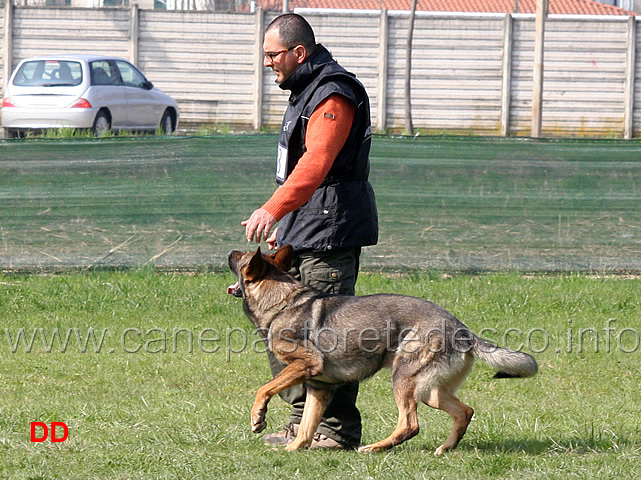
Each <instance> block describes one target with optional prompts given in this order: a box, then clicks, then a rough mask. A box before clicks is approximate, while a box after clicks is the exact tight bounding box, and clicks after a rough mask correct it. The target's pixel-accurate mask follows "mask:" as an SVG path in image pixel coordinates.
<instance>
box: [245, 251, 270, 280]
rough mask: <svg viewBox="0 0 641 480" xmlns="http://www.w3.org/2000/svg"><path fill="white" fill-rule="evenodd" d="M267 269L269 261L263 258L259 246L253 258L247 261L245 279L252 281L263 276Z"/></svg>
mask: <svg viewBox="0 0 641 480" xmlns="http://www.w3.org/2000/svg"><path fill="white" fill-rule="evenodd" d="M266 269H267V263H266V262H265V260H264V259H263V254H262V253H261V252H260V247H258V249H257V250H256V253H254V254H253V255H252V258H251V259H250V260H249V262H247V266H246V267H245V280H249V281H252V280H256V279H258V278H260V277H262V276H263V275H264V274H265V270H266Z"/></svg>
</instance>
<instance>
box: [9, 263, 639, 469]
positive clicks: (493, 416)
mask: <svg viewBox="0 0 641 480" xmlns="http://www.w3.org/2000/svg"><path fill="white" fill-rule="evenodd" d="M231 281H232V276H231V275H230V274H228V273H217V274H198V275H178V274H158V273H154V272H153V271H151V269H142V270H136V271H131V272H128V273H123V272H111V273H109V272H94V273H89V274H65V275H57V276H36V275H31V276H21V275H11V276H4V277H0V318H2V326H1V327H0V478H7V479H107V478H108V479H187V478H203V479H204V478H221V479H226V478H229V479H235V480H236V479H240V480H242V479H252V480H253V479H257V478H258V479H281V478H300V479H321V478H323V479H324V478H339V477H341V478H362V479H367V478H371V479H395V480H397V479H440V478H457V479H522V478H528V479H557V478H558V479H586V478H599V479H615V478H616V479H621V478H636V477H637V476H638V465H639V462H640V460H641V458H640V457H641V440H640V439H641V418H640V416H639V412H638V398H639V376H640V373H641V372H640V366H639V365H640V361H639V360H640V353H639V333H638V332H639V330H640V328H641V323H640V321H639V319H640V318H641V280H639V279H638V278H623V277H596V276H584V275H568V274H559V275H535V276H524V275H519V274H515V273H492V274H481V275H443V274H439V273H430V272H421V273H419V272H415V273H407V274H401V275H398V274H396V275H382V274H375V273H369V274H364V275H362V277H361V279H360V280H359V285H358V290H359V294H368V293H374V292H396V293H406V294H411V295H417V296H422V297H425V298H428V299H431V300H433V301H436V302H437V303H440V304H442V305H443V306H445V307H446V308H448V309H449V310H450V311H452V312H453V313H455V314H456V315H457V316H459V318H461V319H462V320H463V321H464V322H465V323H466V324H467V325H469V326H470V327H471V328H472V329H473V330H474V331H476V332H481V331H482V332H483V333H484V336H485V337H486V338H488V339H492V340H494V341H495V342H498V343H499V344H501V345H503V346H511V347H512V348H517V347H519V346H521V345H523V347H524V349H525V351H529V352H531V353H533V354H534V355H535V357H536V358H537V360H538V362H539V365H540V373H539V375H537V376H536V377H534V378H531V379H523V380H494V379H492V375H493V371H492V370H491V369H490V368H489V367H487V366H485V365H483V364H480V363H477V364H476V365H475V368H474V370H473V372H472V374H471V375H470V378H469V379H468V381H467V382H466V384H465V385H464V387H463V388H462V389H461V391H460V392H459V395H460V397H461V399H462V400H464V401H465V402H466V403H468V404H470V405H471V406H472V407H473V408H474V409H475V410H476V415H475V418H474V420H473V422H472V424H471V425H470V428H469V430H468V433H467V435H466V436H465V438H464V439H463V441H462V443H461V445H460V447H459V448H458V449H457V450H456V451H453V452H451V453H448V454H446V455H445V456H443V457H440V458H435V457H433V456H432V452H433V450H434V449H435V448H436V447H437V446H438V445H439V444H440V442H442V441H443V439H444V438H445V436H446V434H447V432H448V430H449V428H450V421H449V419H448V418H447V417H446V415H445V414H443V413H442V412H436V411H433V410H431V409H429V408H428V407H425V406H422V407H421V408H420V409H419V416H420V421H421V428H422V429H421V433H420V434H419V435H418V436H417V437H415V438H414V439H412V440H410V441H409V442H407V443H405V444H403V445H402V446H400V447H397V448H395V449H392V450H391V451H389V452H386V453H381V454H372V455H362V454H358V453H355V452H326V451H306V452H299V453H293V454H288V453H285V452H284V451H282V450H278V451H271V450H269V449H268V448H267V447H265V446H263V445H262V442H261V440H260V436H259V435H253V434H252V433H251V432H250V429H249V410H250V408H251V405H252V403H253V395H254V392H255V390H256V388H257V387H258V386H259V385H261V384H262V383H264V382H265V381H267V380H268V379H269V376H270V375H269V371H268V367H267V360H266V358H265V355H264V353H262V352H261V351H260V350H261V348H262V347H261V345H260V344H258V343H255V342H256V340H257V337H255V336H254V335H253V334H252V328H251V327H250V325H249V323H248V321H247V320H246V319H245V317H244V316H243V314H242V310H241V305H240V301H239V300H238V299H235V298H233V297H231V296H229V295H227V294H226V293H225V291H226V286H227V285H228V284H229V283H230V282H231ZM56 332H57V334H58V337H57V338H58V340H52V339H53V338H54V335H55V334H56ZM21 335H22V336H21ZM67 340H68V341H67ZM358 405H359V407H360V409H361V411H362V414H363V418H364V438H363V441H364V442H372V441H374V440H378V439H380V438H382V437H384V436H387V435H388V434H389V432H390V431H391V430H392V429H393V427H394V425H395V423H396V409H395V406H394V403H393V397H392V394H391V388H390V385H389V373H387V372H381V373H380V374H379V375H378V376H376V377H375V378H373V379H371V380H370V381H367V382H366V383H364V384H363V385H362V387H361V394H360V396H359V403H358ZM287 414H288V409H287V407H286V405H285V404H284V403H283V402H282V401H281V400H280V399H274V400H273V402H272V403H271V409H270V411H269V413H268V421H269V427H268V428H269V429H270V430H272V429H276V428H278V427H279V426H281V425H283V424H284V423H286V421H287ZM35 421H40V422H45V423H47V424H49V423H51V422H55V421H58V422H65V423H66V424H67V425H68V428H69V438H68V440H66V441H65V442H60V443H52V442H50V441H45V442H42V443H31V442H30V430H29V429H30V423H31V422H35Z"/></svg>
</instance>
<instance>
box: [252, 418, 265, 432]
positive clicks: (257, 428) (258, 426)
mask: <svg viewBox="0 0 641 480" xmlns="http://www.w3.org/2000/svg"><path fill="white" fill-rule="evenodd" d="M266 427H267V422H266V421H264V420H263V421H262V422H258V423H254V422H252V432H253V433H260V432H262V431H263V430H265V428H266Z"/></svg>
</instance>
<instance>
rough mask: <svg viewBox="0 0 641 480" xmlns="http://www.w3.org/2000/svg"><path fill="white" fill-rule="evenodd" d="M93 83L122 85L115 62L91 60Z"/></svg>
mask: <svg viewBox="0 0 641 480" xmlns="http://www.w3.org/2000/svg"><path fill="white" fill-rule="evenodd" d="M89 65H90V67H91V84H92V85H121V84H122V80H121V79H120V74H119V73H118V69H117V68H116V66H115V64H114V63H113V62H111V61H109V60H100V61H95V62H91V63H90V64H89Z"/></svg>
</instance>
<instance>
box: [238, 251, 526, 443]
mask: <svg viewBox="0 0 641 480" xmlns="http://www.w3.org/2000/svg"><path fill="white" fill-rule="evenodd" d="M292 255H293V250H292V247H291V246H289V245H287V246H284V247H283V248H281V249H279V250H278V251H277V252H276V253H273V254H265V255H263V254H262V253H261V251H260V248H258V250H257V251H256V252H247V253H244V252H240V251H237V250H234V251H231V252H229V255H228V263H229V267H230V269H231V270H232V271H233V272H234V274H235V275H236V276H237V278H238V282H237V283H236V284H235V285H231V286H230V287H229V288H228V293H230V294H232V295H234V296H236V297H240V298H242V299H243V309H244V311H245V314H246V315H247V317H249V319H250V320H251V322H252V323H253V324H254V326H255V327H256V329H257V330H258V331H259V332H261V334H262V335H263V336H264V337H265V339H266V341H267V348H268V349H269V350H270V351H271V352H272V353H273V354H274V356H275V357H276V358H277V359H278V360H280V361H281V362H282V363H283V364H285V365H286V366H285V368H284V369H283V370H282V371H281V372H280V373H279V374H278V375H276V376H275V377H274V378H273V379H272V380H271V381H269V382H267V383H266V384H265V385H263V386H262V387H260V388H259V389H258V392H257V394H256V401H255V403H254V406H253V408H252V410H251V429H252V431H253V432H255V433H258V432H261V431H262V430H263V429H264V428H265V427H266V425H267V423H266V421H265V417H266V413H267V404H268V402H269V400H270V399H271V398H272V397H273V396H274V395H277V394H278V393H280V392H282V391H283V390H285V389H287V388H289V387H292V386H294V385H297V384H301V383H305V386H306V389H307V396H306V401H305V408H304V411H303V417H302V420H301V423H300V426H299V429H298V434H297V436H296V438H295V439H294V440H293V441H292V442H291V443H290V444H289V445H287V446H286V450H287V451H295V450H299V449H302V448H307V447H309V446H310V444H311V442H312V439H313V435H314V433H315V431H316V428H317V427H318V424H319V423H320V421H321V417H322V415H323V413H324V411H325V405H326V403H327V401H328V400H329V398H330V397H331V395H332V391H333V390H334V389H335V388H336V386H338V385H340V384H343V383H347V382H354V381H357V382H360V381H362V380H365V379H366V378H368V377H371V376H372V375H374V374H375V373H376V372H378V371H379V370H380V369H382V368H383V367H390V368H391V369H392V387H393V390H394V399H395V401H396V404H397V406H398V424H397V426H396V428H395V430H394V431H393V432H392V434H391V435H390V436H389V437H387V438H385V439H383V440H381V441H379V442H376V443H373V444H371V445H365V446H361V447H360V448H359V451H360V452H380V451H383V450H387V449H389V448H391V447H394V446H396V445H399V444H401V443H403V442H404V441H406V440H408V439H410V438H412V437H414V436H415V435H416V434H418V431H419V424H418V417H417V406H418V403H419V402H423V403H425V404H427V405H429V406H430V407H432V408H435V409H440V410H443V411H444V412H446V413H448V414H449V415H450V416H451V418H452V420H453V426H452V430H451V432H450V434H449V436H448V437H447V439H446V440H445V442H444V443H443V444H442V445H441V446H439V447H438V448H437V449H436V451H435V452H434V454H435V455H442V454H443V453H444V452H446V451H447V450H450V449H453V448H456V446H457V445H458V444H459V442H460V440H461V438H462V437H463V435H464V434H465V432H466V430H467V427H468V425H469V423H470V421H471V419H472V416H473V415H474V410H472V408H471V407H469V406H468V405H466V404H464V403H463V402H461V401H460V400H459V399H458V398H457V397H456V396H455V393H456V390H457V389H458V388H459V386H460V385H461V384H462V383H463V381H464V380H465V378H466V377H467V375H468V374H469V373H470V370H471V369H472V364H473V363H474V358H478V359H480V360H482V361H484V362H486V363H487V364H489V365H490V366H491V367H493V368H495V369H496V370H498V373H497V377H531V376H533V375H535V374H536V373H537V370H538V366H537V363H536V360H535V359H534V358H533V357H532V356H531V355H528V354H526V353H524V352H518V351H514V350H508V349H505V348H500V347H497V346H495V345H492V344H491V343H488V342H486V341H485V340H483V339H481V338H480V337H478V336H477V335H475V334H474V333H473V332H472V331H470V330H469V329H468V328H467V327H466V326H465V325H464V324H463V323H462V322H460V321H459V320H458V319H457V318H456V317H455V316H454V315H452V314H451V313H449V312H448V311H447V310H445V309H444V308H443V307H441V306H439V305H436V304H434V303H432V302H429V301H427V300H424V299H421V298H416V297H410V296H404V295H395V294H377V295H368V296H360V297H359V296H343V295H330V294H325V293H321V292H319V291H317V290H315V289H313V288H311V287H307V286H304V285H303V284H302V283H301V282H299V281H298V280H296V279H295V278H294V277H293V276H291V275H289V274H288V273H286V272H287V271H288V270H289V269H290V266H291V260H292Z"/></svg>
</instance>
